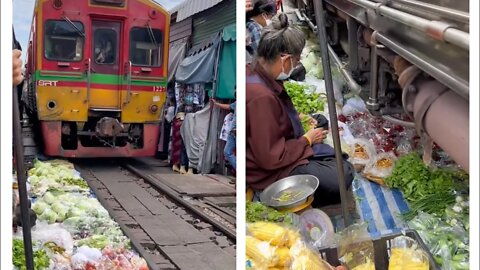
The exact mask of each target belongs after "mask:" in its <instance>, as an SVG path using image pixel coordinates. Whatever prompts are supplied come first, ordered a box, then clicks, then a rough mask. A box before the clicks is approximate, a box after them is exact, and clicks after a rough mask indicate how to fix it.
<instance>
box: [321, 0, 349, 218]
mask: <svg viewBox="0 0 480 270" xmlns="http://www.w3.org/2000/svg"><path fill="white" fill-rule="evenodd" d="M313 2H314V9H315V18H316V21H317V29H318V39H319V42H320V49H321V51H322V65H323V73H324V77H325V78H324V79H325V86H326V91H327V101H328V114H329V115H330V124H331V125H332V128H331V131H332V135H333V145H334V148H335V159H336V161H337V173H338V181H339V182H338V184H339V187H340V199H341V204H342V213H343V222H344V224H345V227H347V226H348V225H350V216H349V214H348V208H347V200H348V199H347V187H346V185H345V173H344V170H343V157H342V147H341V144H340V134H339V133H338V120H337V111H336V107H335V95H334V92H333V82H332V71H331V69H330V56H329V53H328V43H327V31H326V29H325V17H324V11H323V2H322V1H313Z"/></svg>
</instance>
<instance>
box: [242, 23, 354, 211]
mask: <svg viewBox="0 0 480 270" xmlns="http://www.w3.org/2000/svg"><path fill="white" fill-rule="evenodd" d="M304 46H305V37H304V35H303V33H302V31H301V30H299V29H297V28H295V27H291V26H289V24H288V18H287V15H285V14H280V15H279V16H278V17H276V18H274V21H273V23H272V26H270V27H267V28H265V29H264V34H263V36H262V39H261V40H260V43H259V46H258V50H257V53H258V55H257V60H256V62H255V63H254V64H253V65H247V74H246V79H247V82H246V112H247V115H246V144H247V149H246V158H247V160H246V170H247V184H248V185H249V186H250V187H251V188H253V189H254V190H256V191H257V194H258V191H261V190H263V189H265V188H266V187H268V186H269V185H270V184H272V183H273V182H275V181H277V180H279V179H281V178H284V177H287V176H291V175H301V174H311V175H315V176H316V177H317V178H318V179H319V180H320V185H319V187H318V189H317V190H316V192H315V200H314V202H313V205H314V206H315V207H318V206H321V205H326V204H333V203H337V202H339V201H340V191H339V185H338V175H337V167H336V160H335V151H334V150H333V148H331V147H330V146H329V145H327V144H323V140H324V139H325V138H326V135H327V133H328V131H327V130H323V129H322V128H315V129H311V130H308V131H307V132H306V133H305V132H304V130H303V128H302V124H301V122H300V118H299V115H298V112H297V111H296V110H295V108H294V106H293V103H292V100H291V99H290V97H289V95H288V93H287V92H286V90H285V88H284V86H283V81H284V80H287V79H288V78H289V77H290V75H291V73H292V72H293V70H294V67H296V66H297V65H298V63H299V60H300V55H301V53H302V50H303V48H304ZM343 168H344V171H345V181H346V185H347V187H348V186H350V184H351V182H352V180H353V173H354V170H353V166H352V165H351V164H350V163H349V162H347V161H344V162H343Z"/></svg>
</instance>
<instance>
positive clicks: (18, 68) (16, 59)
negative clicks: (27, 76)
mask: <svg viewBox="0 0 480 270" xmlns="http://www.w3.org/2000/svg"><path fill="white" fill-rule="evenodd" d="M21 56H22V52H21V51H20V50H13V59H12V63H13V70H12V73H13V74H12V76H13V78H12V83H13V86H17V85H19V84H20V83H21V82H22V81H23V75H22V59H20V57H21Z"/></svg>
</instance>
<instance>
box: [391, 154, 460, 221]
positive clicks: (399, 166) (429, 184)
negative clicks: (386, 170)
mask: <svg viewBox="0 0 480 270" xmlns="http://www.w3.org/2000/svg"><path fill="white" fill-rule="evenodd" d="M467 179H468V176H467V175H465V174H463V173H461V172H458V171H454V170H450V169H433V170H432V169H430V168H428V167H427V166H425V164H424V163H423V161H422V159H421V158H420V156H419V155H418V154H417V153H410V154H408V155H405V156H403V157H400V158H399V159H398V161H397V162H396V163H395V167H394V169H393V172H392V174H391V175H390V176H389V177H387V178H386V179H385V183H386V184H387V185H388V186H389V187H392V188H398V189H400V190H401V191H402V193H403V195H404V197H405V199H406V200H407V201H408V202H409V203H410V206H411V211H412V212H411V213H408V214H407V215H406V218H407V219H411V218H413V217H414V216H415V214H416V213H417V212H418V211H424V212H427V213H429V214H440V215H442V214H443V213H444V211H445V209H446V208H447V207H448V206H449V205H450V204H452V203H453V202H454V200H455V191H456V190H457V191H458V190H459V189H460V190H461V189H464V187H463V186H462V185H465V183H466V180H467ZM432 200H433V201H432Z"/></svg>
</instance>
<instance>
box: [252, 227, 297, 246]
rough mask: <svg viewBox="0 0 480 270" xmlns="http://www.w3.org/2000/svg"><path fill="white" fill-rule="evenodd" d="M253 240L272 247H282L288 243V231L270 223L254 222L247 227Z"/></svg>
mask: <svg viewBox="0 0 480 270" xmlns="http://www.w3.org/2000/svg"><path fill="white" fill-rule="evenodd" d="M248 231H249V232H250V234H251V235H252V236H254V237H255V238H257V239H259V240H262V241H267V242H269V243H270V244H271V245H272V246H278V247H283V246H285V245H286V244H287V243H288V231H287V230H286V229H285V228H283V227H282V226H280V225H277V224H275V223H271V222H255V223H253V224H251V225H250V226H249V227H248Z"/></svg>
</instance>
